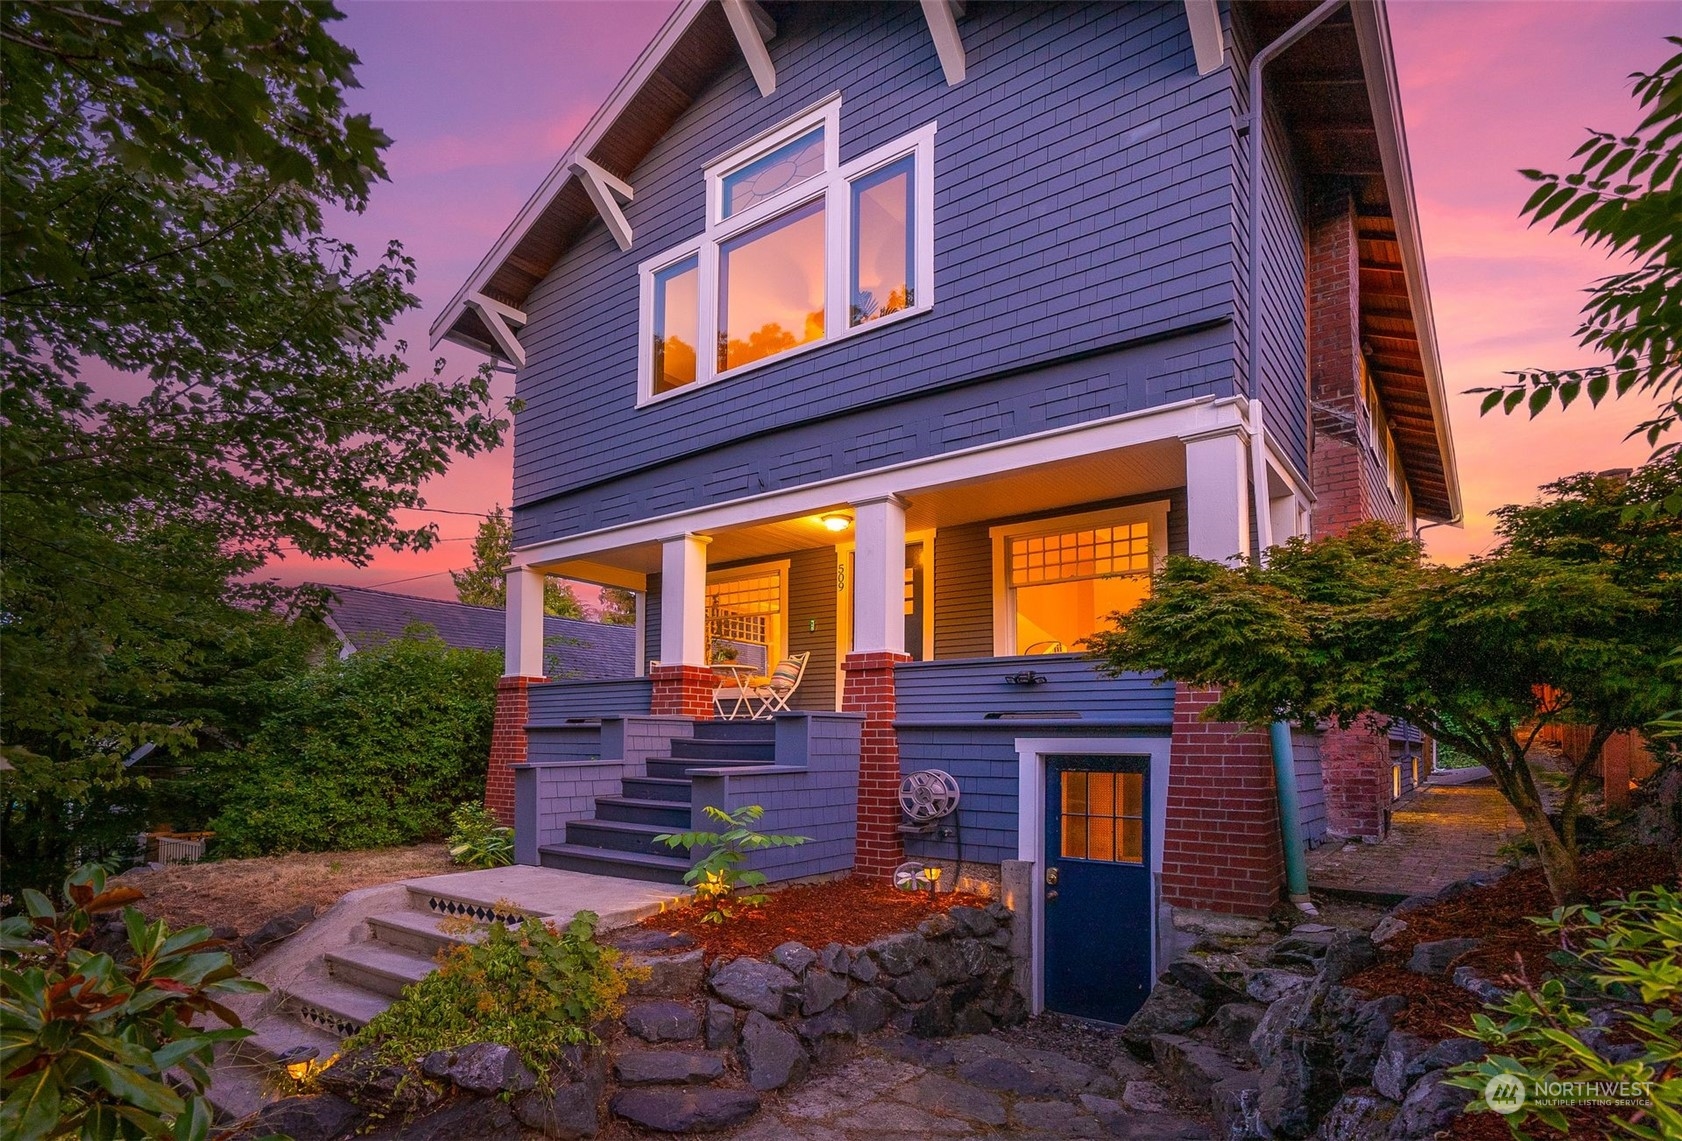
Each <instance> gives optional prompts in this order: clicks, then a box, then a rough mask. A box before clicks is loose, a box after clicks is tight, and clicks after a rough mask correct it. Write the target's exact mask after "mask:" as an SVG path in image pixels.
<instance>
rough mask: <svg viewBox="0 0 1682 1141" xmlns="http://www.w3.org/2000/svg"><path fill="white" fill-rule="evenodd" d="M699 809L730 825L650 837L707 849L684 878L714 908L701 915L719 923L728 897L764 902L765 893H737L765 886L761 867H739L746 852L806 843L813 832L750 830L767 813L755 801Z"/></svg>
mask: <svg viewBox="0 0 1682 1141" xmlns="http://www.w3.org/2000/svg"><path fill="white" fill-rule="evenodd" d="M702 811H704V812H705V813H706V814H707V817H708V818H709V819H712V820H716V821H718V823H720V824H724V825H728V827H726V828H725V830H724V831H723V832H679V833H669V832H668V833H665V834H663V835H660V836H656V837H654V839H655V840H656V841H658V842H660V843H663V844H665V845H667V846H668V847H672V848H689V849H691V850H693V849H695V848H704V849H705V853H704V854H703V855H702V856H700V858H698V859H697V860H696V861H695V866H694V867H692V868H690V869H689V871H687V872H685V873H684V876H683V882H684V883H686V884H688V885H689V887H690V890H691V891H692V892H694V894H695V899H696V900H697V901H698V902H701V903H710V904H712V905H713V909H712V910H711V911H709V912H707V914H706V915H704V916H703V917H702V918H703V919H704V920H705V921H706V922H708V923H723V922H724V921H725V920H726V919H729V918H730V915H731V913H730V909H729V906H728V904H729V903H730V901H731V900H732V899H734V901H735V902H737V903H743V904H746V905H747V906H749V907H757V906H759V905H760V904H762V903H764V902H765V898H766V897H765V894H764V893H763V892H755V893H754V894H752V895H741V896H738V895H736V894H735V893H736V892H737V891H739V890H741V889H742V888H758V887H764V886H765V873H764V872H753V871H743V870H742V868H741V863H742V861H743V860H745V859H747V854H748V853H749V852H757V851H759V850H760V849H761V848H792V847H795V846H797V845H800V844H804V843H806V842H807V841H808V840H810V839H811V837H810V836H767V835H765V834H764V833H763V832H756V831H754V827H753V826H754V825H755V824H758V823H759V821H760V819H761V818H762V817H764V815H765V809H763V808H761V807H760V806H759V805H757V804H750V805H747V806H746V807H744V808H738V809H736V810H735V811H734V812H729V811H726V810H725V809H722V808H714V807H713V806H712V805H710V804H708V805H704V806H703V807H702Z"/></svg>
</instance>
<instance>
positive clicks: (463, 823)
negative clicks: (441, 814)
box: [445, 800, 514, 868]
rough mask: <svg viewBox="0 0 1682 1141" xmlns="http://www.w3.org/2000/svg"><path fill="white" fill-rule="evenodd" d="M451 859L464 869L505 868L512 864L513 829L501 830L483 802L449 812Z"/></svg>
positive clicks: (475, 802) (468, 804) (472, 803)
mask: <svg viewBox="0 0 1682 1141" xmlns="http://www.w3.org/2000/svg"><path fill="white" fill-rule="evenodd" d="M445 842H446V843H447V844H449V846H450V859H451V860H452V861H454V862H455V863H458V864H460V865H462V866H463V867H467V868H505V867H507V866H508V865H509V864H512V863H513V862H514V829H512V828H504V827H503V826H502V824H501V823H500V822H499V821H498V820H497V818H496V817H495V816H492V815H491V813H490V812H489V811H488V810H487V809H486V808H485V805H484V803H483V802H482V801H478V800H475V801H470V802H469V803H467V804H463V805H461V806H460V807H458V808H457V809H456V810H455V811H454V812H452V813H450V838H449V839H448V840H447V841H445Z"/></svg>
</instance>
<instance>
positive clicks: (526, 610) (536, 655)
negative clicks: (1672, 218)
mask: <svg viewBox="0 0 1682 1141" xmlns="http://www.w3.org/2000/svg"><path fill="white" fill-rule="evenodd" d="M543 577H544V576H543V572H542V571H540V570H534V569H532V568H531V567H510V568H509V569H508V599H507V602H506V604H505V606H504V610H503V614H504V621H505V622H506V624H507V625H506V626H505V628H504V631H503V639H504V640H503V653H502V674H503V676H504V677H542V676H543Z"/></svg>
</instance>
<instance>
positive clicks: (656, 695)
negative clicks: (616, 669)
mask: <svg viewBox="0 0 1682 1141" xmlns="http://www.w3.org/2000/svg"><path fill="white" fill-rule="evenodd" d="M648 676H649V678H650V679H651V680H652V681H653V682H654V692H653V696H652V697H651V698H650V699H649V707H648V711H649V712H650V713H652V714H653V715H654V716H656V717H698V718H701V719H703V720H707V719H710V718H711V717H712V715H713V688H714V687H715V686H717V685H718V675H717V674H715V673H714V672H713V671H712V670H710V669H708V668H707V667H706V666H655V667H654V668H653V669H651V670H649V671H648Z"/></svg>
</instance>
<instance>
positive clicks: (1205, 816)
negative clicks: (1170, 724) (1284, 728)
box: [1162, 685, 1284, 915]
mask: <svg viewBox="0 0 1682 1141" xmlns="http://www.w3.org/2000/svg"><path fill="white" fill-rule="evenodd" d="M1217 696H1218V694H1217V691H1215V690H1207V689H1204V690H1198V689H1192V688H1190V687H1188V686H1184V685H1180V686H1176V687H1175V691H1174V729H1173V744H1172V750H1173V751H1172V753H1171V754H1170V757H1171V760H1170V764H1169V775H1168V819H1167V822H1166V825H1165V831H1164V834H1163V840H1162V894H1163V897H1164V898H1165V899H1166V900H1167V901H1168V902H1170V903H1174V904H1178V905H1180V906H1182V907H1196V908H1203V909H1206V910H1210V911H1222V912H1228V913H1232V914H1238V915H1264V914H1266V912H1267V911H1268V909H1269V908H1271V907H1272V906H1273V905H1274V904H1275V903H1276V902H1278V900H1279V894H1280V889H1281V887H1282V886H1283V884H1284V853H1283V851H1282V850H1281V848H1280V846H1279V802H1278V799H1277V792H1276V791H1275V787H1274V781H1273V755H1272V751H1271V748H1270V746H1269V743H1268V737H1267V734H1266V733H1263V732H1256V731H1254V730H1250V729H1246V728H1245V727H1244V726H1242V725H1229V724H1224V723H1222V722H1217V721H1204V720H1202V714H1203V711H1204V710H1205V709H1207V708H1209V707H1210V706H1211V705H1213V704H1214V703H1215V700H1216V697H1217Z"/></svg>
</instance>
